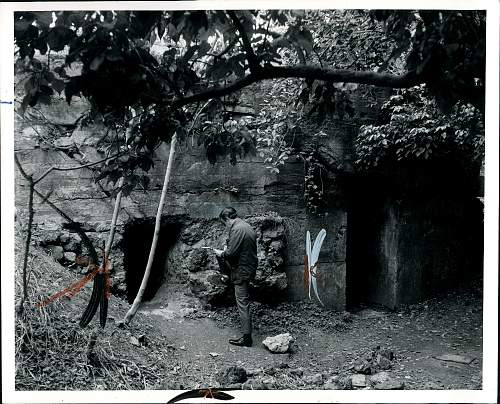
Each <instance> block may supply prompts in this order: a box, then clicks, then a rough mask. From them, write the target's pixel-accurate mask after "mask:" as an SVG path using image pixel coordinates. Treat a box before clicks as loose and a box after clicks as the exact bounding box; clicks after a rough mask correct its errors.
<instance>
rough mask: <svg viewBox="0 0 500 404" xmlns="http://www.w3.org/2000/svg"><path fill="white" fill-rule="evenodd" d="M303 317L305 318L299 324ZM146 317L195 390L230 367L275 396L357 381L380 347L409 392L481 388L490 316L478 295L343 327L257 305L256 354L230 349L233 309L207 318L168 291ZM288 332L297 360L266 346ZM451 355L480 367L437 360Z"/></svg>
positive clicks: (355, 319)
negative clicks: (336, 379)
mask: <svg viewBox="0 0 500 404" xmlns="http://www.w3.org/2000/svg"><path fill="white" fill-rule="evenodd" d="M291 308H293V309H294V310H292V313H290V311H291V310H290V309H291ZM301 310H302V311H303V315H302V316H301V315H298V316H297V314H296V312H297V311H298V312H299V313H300V311H301ZM141 313H142V314H143V315H145V316H147V317H149V318H150V319H151V320H152V321H153V323H155V324H156V325H157V327H158V331H159V332H160V333H161V334H163V335H165V336H166V337H168V339H169V340H170V341H173V345H174V346H175V347H176V349H177V353H178V355H177V359H178V360H179V362H180V363H183V364H185V366H186V369H184V377H183V379H184V382H185V383H186V385H187V387H190V388H195V387H200V386H207V385H217V379H216V373H217V372H218V371H220V370H221V369H225V368H227V367H229V366H241V367H243V368H244V369H246V370H247V371H248V372H249V374H251V375H254V377H253V379H252V380H253V381H255V382H257V381H258V383H256V386H262V384H261V382H264V384H265V385H267V387H268V388H280V380H281V381H282V382H283V383H285V382H287V383H296V388H322V386H323V385H324V382H325V381H326V380H327V379H328V378H329V377H332V376H335V375H349V374H351V373H353V374H354V373H356V372H355V370H354V369H353V366H355V365H356V363H357V362H356V361H359V360H360V358H364V357H366V355H369V354H370V352H372V351H373V349H375V348H376V347H380V348H381V349H387V350H390V351H392V352H393V353H394V355H395V358H394V360H393V361H392V363H391V366H390V368H389V369H388V370H387V373H388V374H389V375H390V377H391V378H394V379H395V380H397V381H402V382H403V383H404V387H405V388H406V389H422V388H426V389H427V388H429V389H480V388H481V366H482V325H481V324H482V309H481V298H480V294H478V293H477V290H461V291H459V292H455V293H450V294H448V295H446V296H442V297H440V298H437V299H433V300H430V301H428V302H425V303H422V304H419V305H414V306H411V307H407V308H406V310H405V311H402V312H389V311H384V310H381V309H378V310H376V309H373V308H365V309H364V310H361V311H358V312H357V313H354V314H352V315H345V314H344V315H343V317H342V318H343V320H339V317H340V314H332V313H331V312H323V311H322V310H321V309H320V308H316V307H314V306H313V305H309V304H300V303H299V304H297V305H291V304H286V305H281V306H278V307H271V306H266V305H260V304H254V307H253V313H254V323H255V333H254V346H253V347H251V348H239V347H234V346H232V345H230V344H228V343H227V340H228V339H229V338H230V337H232V336H235V335H237V334H238V321H237V315H236V310H235V308H233V307H230V308H225V309H219V310H216V311H215V312H211V311H207V310H203V308H202V307H201V305H200V303H199V302H198V301H197V300H196V299H194V298H190V297H188V296H185V295H184V294H183V293H182V292H180V291H178V290H172V289H171V288H170V289H169V288H168V287H164V288H163V289H161V290H160V291H159V292H158V294H157V297H156V298H155V299H154V300H153V301H151V302H149V303H147V304H146V305H144V306H143V308H142V309H141ZM290 315H292V316H295V318H293V319H292V322H291V323H290V322H289V323H287V322H286V321H285V325H284V326H282V325H281V324H280V321H281V320H283V318H286V317H287V316H290ZM332 316H335V318H333V319H332V318H331V317H332ZM312 319H315V321H312ZM318 319H319V324H321V323H322V324H323V325H322V326H320V327H318V321H317V320H318ZM332 320H333V321H332ZM339 321H340V322H339ZM328 322H329V323H331V324H332V326H331V327H328V326H327V325H326V323H328ZM287 325H288V327H287ZM288 331H290V332H291V333H292V335H293V336H294V337H295V342H294V344H293V347H292V350H291V353H287V354H272V353H270V352H269V351H268V350H267V349H266V348H265V347H264V346H263V345H262V343H261V342H262V340H263V339H264V338H265V337H266V336H269V335H276V334H277V333H279V332H288ZM446 354H453V355H460V356H463V357H466V358H470V359H473V360H472V362H471V363H470V364H463V363H457V362H453V361H444V360H439V359H436V357H439V356H441V355H446ZM181 366H182V365H181ZM297 368H301V369H302V370H303V374H302V375H300V371H298V372H295V371H293V372H292V373H293V377H292V374H291V372H290V370H292V369H297ZM318 374H322V377H321V380H320V378H319V377H316V378H315V377H314V376H315V375H318ZM297 375H298V376H300V377H296V376H297ZM279 376H282V377H281V379H280V377H279ZM180 383H182V382H180Z"/></svg>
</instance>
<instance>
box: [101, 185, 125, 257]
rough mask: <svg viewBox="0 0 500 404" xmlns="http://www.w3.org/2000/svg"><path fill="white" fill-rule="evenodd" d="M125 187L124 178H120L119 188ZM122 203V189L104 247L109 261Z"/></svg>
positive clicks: (117, 196) (117, 198)
mask: <svg viewBox="0 0 500 404" xmlns="http://www.w3.org/2000/svg"><path fill="white" fill-rule="evenodd" d="M122 186H123V177H121V178H120V181H119V183H118V187H120V188H121V187H122ZM121 202H122V191H121V189H120V192H118V194H117V195H116V200H115V208H114V210H113V219H112V220H111V227H110V229H109V236H108V240H107V241H106V246H105V247H104V259H105V260H107V259H108V257H109V251H110V250H111V245H112V244H113V239H114V237H115V230H116V221H117V219H118V212H119V211H120V205H121Z"/></svg>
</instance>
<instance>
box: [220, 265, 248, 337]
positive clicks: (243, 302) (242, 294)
mask: <svg viewBox="0 0 500 404" xmlns="http://www.w3.org/2000/svg"><path fill="white" fill-rule="evenodd" d="M217 262H218V263H219V268H220V271H221V272H222V273H223V274H226V275H229V274H230V273H231V266H230V265H229V263H228V262H227V260H225V259H224V258H221V257H217ZM233 285H234V297H235V298H236V307H237V308H238V313H239V315H240V322H241V331H242V333H243V334H251V333H252V319H251V316H250V296H249V292H248V281H243V280H239V281H237V282H236V283H233Z"/></svg>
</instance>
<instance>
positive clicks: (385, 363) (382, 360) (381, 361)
mask: <svg viewBox="0 0 500 404" xmlns="http://www.w3.org/2000/svg"><path fill="white" fill-rule="evenodd" d="M377 365H378V366H379V368H380V369H382V370H388V369H390V368H391V367H392V363H391V361H390V360H389V359H387V358H386V357H385V356H382V355H381V354H379V355H377Z"/></svg>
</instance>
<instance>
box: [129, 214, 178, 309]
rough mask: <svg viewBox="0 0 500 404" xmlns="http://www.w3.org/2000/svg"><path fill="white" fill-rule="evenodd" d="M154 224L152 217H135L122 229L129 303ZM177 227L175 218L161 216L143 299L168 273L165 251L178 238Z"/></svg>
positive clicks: (151, 294) (141, 273) (145, 259)
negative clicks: (158, 233)
mask: <svg viewBox="0 0 500 404" xmlns="http://www.w3.org/2000/svg"><path fill="white" fill-rule="evenodd" d="M154 227H155V221H154V219H137V220H133V221H131V222H129V223H128V224H127V225H126V226H125V230H124V232H123V241H122V248H123V252H124V257H123V266H124V269H125V282H126V285H127V300H128V302H129V303H132V302H133V301H134V299H135V296H136V295H137V292H138V291H139V287H140V285H141V282H142V277H143V276H144V272H145V270H146V264H147V262H148V257H149V251H150V249H151V242H152V241H153V232H154ZM181 228H182V224H181V223H179V222H175V221H171V220H168V219H162V223H161V228H160V235H159V238H158V244H157V247H156V253H155V257H154V260H153V266H152V267H151V273H150V276H149V280H148V284H147V285H146V290H145V291H144V297H143V300H145V301H147V300H151V299H152V298H153V297H154V296H155V294H156V292H157V291H158V289H159V287H160V286H161V285H162V284H163V282H164V281H165V279H166V276H167V273H168V272H167V271H168V268H167V258H168V254H169V252H170V250H171V248H172V246H173V245H174V244H175V242H176V240H177V239H178V237H179V234H180V231H181Z"/></svg>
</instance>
